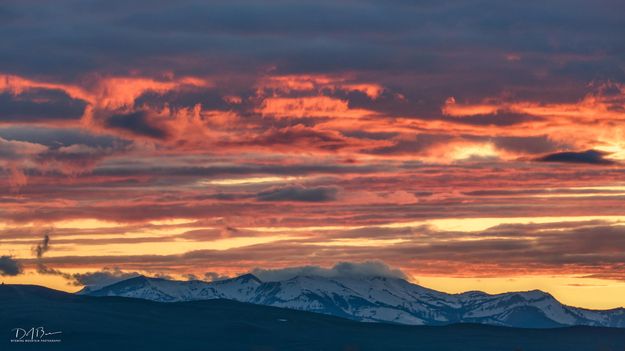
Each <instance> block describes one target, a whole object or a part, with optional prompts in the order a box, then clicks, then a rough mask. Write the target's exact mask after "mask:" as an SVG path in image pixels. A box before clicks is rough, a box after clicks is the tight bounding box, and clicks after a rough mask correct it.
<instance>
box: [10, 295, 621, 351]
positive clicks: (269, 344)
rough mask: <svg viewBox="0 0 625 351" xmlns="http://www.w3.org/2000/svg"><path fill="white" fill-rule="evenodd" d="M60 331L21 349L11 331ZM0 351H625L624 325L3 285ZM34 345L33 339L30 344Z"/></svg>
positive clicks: (20, 344)
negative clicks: (491, 320) (392, 316)
mask: <svg viewBox="0 0 625 351" xmlns="http://www.w3.org/2000/svg"><path fill="white" fill-rule="evenodd" d="M37 327H43V328H44V330H45V331H46V332H56V331H62V334H54V335H48V336H45V337H43V338H42V339H52V340H54V339H60V340H61V342H56V343H51V342H43V341H42V342H38V343H34V342H31V343H15V342H13V343H12V342H11V339H15V331H13V330H12V329H13V328H22V329H24V330H29V329H30V328H37ZM0 338H1V339H0V350H13V349H15V350H35V349H37V350H120V351H121V350H155V351H157V350H158V351H160V350H201V351H203V350H354V351H355V350H424V351H426V350H427V351H429V350H441V351H443V350H458V351H470V350H476V351H477V350H480V351H487V350H493V351H494V350H496V351H506V350H510V351H516V350H524V351H530V350H535V351H557V350H562V351H571V350H584V351H592V350H597V351H599V350H601V351H625V329H610V328H591V327H573V328H558V329H513V328H499V327H491V326H483V325H451V326H443V327H413V326H401V325H391V324H373V323H359V322H354V321H349V320H345V319H340V318H335V317H331V316H325V315H321V314H316V313H309V312H300V311H294V310H288V309H281V308H274V307H266V306H258V305H251V304H245V303H238V302H234V301H227V300H210V301H196V302H182V303H158V302H150V301H145V300H137V299H128V298H117V297H115V298H112V297H111V298H109V297H89V296H78V295H73V294H67V293H63V292H59V291H55V290H50V289H46V288H43V287H39V286H28V285H2V286H0ZM26 339H28V338H26Z"/></svg>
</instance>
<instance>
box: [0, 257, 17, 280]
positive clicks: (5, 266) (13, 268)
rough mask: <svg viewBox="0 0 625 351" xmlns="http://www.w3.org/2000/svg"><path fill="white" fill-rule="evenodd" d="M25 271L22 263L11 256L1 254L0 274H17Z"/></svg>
mask: <svg viewBox="0 0 625 351" xmlns="http://www.w3.org/2000/svg"><path fill="white" fill-rule="evenodd" d="M22 271H23V269H22V264H21V263H20V262H19V261H17V260H16V259H14V258H13V257H11V256H0V275H9V276H15V275H19V274H21V273H22Z"/></svg>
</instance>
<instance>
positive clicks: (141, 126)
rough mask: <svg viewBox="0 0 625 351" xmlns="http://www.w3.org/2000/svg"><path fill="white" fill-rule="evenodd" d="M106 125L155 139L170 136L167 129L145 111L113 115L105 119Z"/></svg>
mask: <svg viewBox="0 0 625 351" xmlns="http://www.w3.org/2000/svg"><path fill="white" fill-rule="evenodd" d="M105 125H106V126H107V127H110V128H115V129H120V130H123V131H125V132H129V133H131V134H134V135H138V136H145V137H149V138H153V139H166V138H167V136H168V133H167V130H166V129H164V128H163V127H161V126H158V125H157V124H156V123H154V122H153V121H151V120H150V117H149V114H148V113H147V112H145V111H137V112H132V113H128V114H116V115H112V116H111V117H109V118H108V119H107V120H106V121H105Z"/></svg>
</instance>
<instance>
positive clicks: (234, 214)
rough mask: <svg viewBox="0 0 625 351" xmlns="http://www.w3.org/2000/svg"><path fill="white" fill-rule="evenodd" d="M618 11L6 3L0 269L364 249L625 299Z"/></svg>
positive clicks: (172, 268) (79, 279) (624, 5)
mask: <svg viewBox="0 0 625 351" xmlns="http://www.w3.org/2000/svg"><path fill="white" fill-rule="evenodd" d="M624 13H625V2H623V1H621V0H600V1H576V0H554V1H548V2H538V1H536V2H534V1H512V0H503V1H501V0H499V1H495V0H492V1H460V0H439V1H428V0H423V1H403V0H388V1H368V0H362V1H350V0H332V1H325V0H314V1H311V0H298V1H259V0H250V1H238V0H230V1H199V0H188V1H187V0H185V1H155V0H144V1H132V2H129V1H121V0H119V1H118V0H106V1H98V0H88V1H85V0H59V1H36V0H19V1H18V0H9V1H2V2H1V3H0V274H1V275H2V276H1V277H0V280H2V281H4V282H6V283H28V284H41V285H46V286H49V287H53V288H57V289H63V290H67V291H76V290H79V289H80V288H81V287H82V286H83V285H84V284H87V283H88V282H89V281H90V280H89V279H97V277H103V276H105V277H108V276H113V277H124V276H127V275H131V274H136V273H139V274H146V275H150V276H166V277H171V278H175V279H192V278H197V279H206V280H210V279H216V278H219V277H223V276H232V275H236V274H241V273H246V272H249V271H251V270H253V269H255V268H274V269H278V268H283V267H292V266H306V265H314V266H322V267H330V266H333V265H334V264H336V263H338V262H363V261H382V262H384V263H386V264H387V265H389V266H391V267H394V268H397V269H401V270H402V271H403V272H404V273H405V274H406V275H407V276H408V277H410V279H411V280H412V281H413V282H415V283H418V284H422V285H424V286H427V287H430V288H434V289H438V290H443V291H447V292H461V291H466V290H485V291H488V292H504V291H512V290H530V289H542V290H545V291H548V292H550V293H552V294H553V295H554V296H555V297H556V298H558V299H559V300H560V301H562V302H563V303H566V304H571V305H576V306H582V307H589V308H612V307H617V306H625V297H624V296H625V16H623V14H624ZM46 237H47V238H48V240H49V241H47V242H46V240H45V238H46Z"/></svg>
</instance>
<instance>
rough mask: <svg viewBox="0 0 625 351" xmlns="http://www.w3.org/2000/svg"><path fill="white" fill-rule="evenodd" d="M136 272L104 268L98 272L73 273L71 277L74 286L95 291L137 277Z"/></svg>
mask: <svg viewBox="0 0 625 351" xmlns="http://www.w3.org/2000/svg"><path fill="white" fill-rule="evenodd" d="M140 275H141V274H139V273H137V272H124V271H122V270H121V269H120V268H118V267H113V268H109V267H104V268H103V269H102V270H100V271H96V272H87V273H75V274H72V275H71V279H72V280H73V284H74V285H84V286H85V287H86V288H88V289H89V290H97V289H99V288H102V287H105V286H107V285H111V284H114V283H117V282H119V281H122V280H126V279H130V278H134V277H138V276H140Z"/></svg>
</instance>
